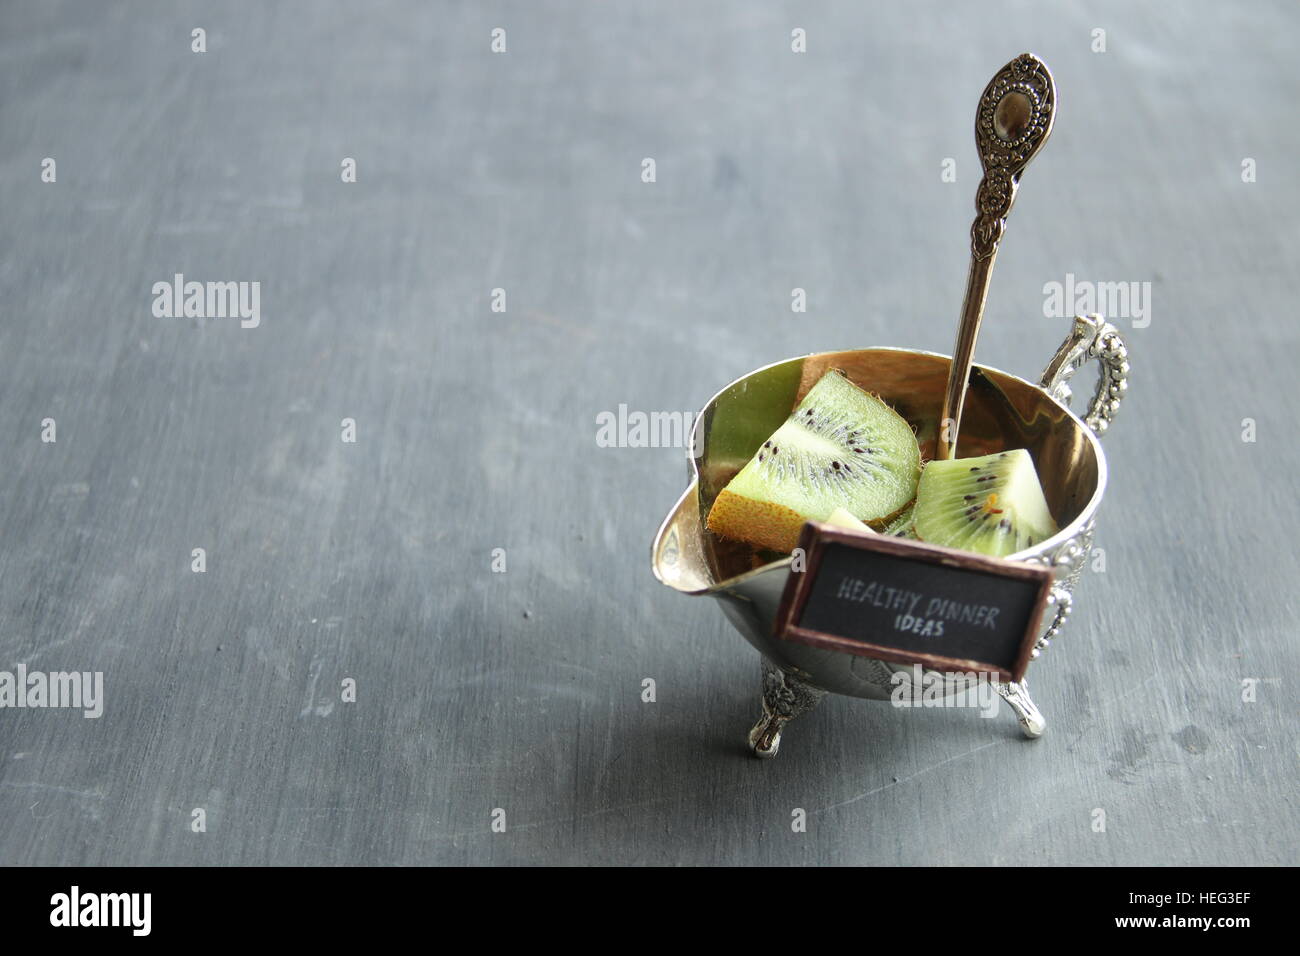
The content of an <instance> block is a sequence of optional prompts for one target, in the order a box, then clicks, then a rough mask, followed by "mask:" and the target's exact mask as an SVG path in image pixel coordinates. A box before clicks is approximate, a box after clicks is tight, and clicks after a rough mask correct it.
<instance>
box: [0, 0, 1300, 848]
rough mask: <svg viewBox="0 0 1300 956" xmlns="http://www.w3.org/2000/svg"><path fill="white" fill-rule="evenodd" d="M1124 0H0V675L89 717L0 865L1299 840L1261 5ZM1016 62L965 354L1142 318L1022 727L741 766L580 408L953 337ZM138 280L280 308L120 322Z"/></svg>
mask: <svg viewBox="0 0 1300 956" xmlns="http://www.w3.org/2000/svg"><path fill="white" fill-rule="evenodd" d="M1133 6H1134V5H1131V4H1126V3H1104V4H1087V5H1084V4H1079V3H1073V4H1051V5H1044V4H1038V3H1028V2H1025V3H1016V4H1004V5H991V4H980V5H975V4H962V5H960V6H954V7H952V8H948V7H946V6H937V5H929V4H916V3H907V4H903V3H891V4H858V3H847V2H845V3H834V4H829V3H828V4H816V5H809V4H788V5H785V6H782V5H760V4H752V3H745V2H734V3H726V4H709V5H703V4H695V3H685V2H683V3H674V4H661V5H650V4H638V5H635V6H633V5H631V4H613V3H552V4H548V5H545V9H543V5H541V4H525V3H515V4H499V5H498V4H489V3H450V4H422V3H409V4H355V3H346V4H345V3H333V4H325V3H311V4H308V3H298V4H261V3H237V4H236V3H231V4H221V5H219V6H216V7H214V8H212V9H211V10H207V9H204V8H203V7H202V6H201V5H198V4H193V5H185V4H166V5H163V4H146V3H137V4H124V3H93V4H92V3H83V4H74V3H41V4H35V3H23V4H17V3H6V4H5V5H4V6H3V9H2V11H0V90H2V98H0V130H2V131H3V146H2V148H0V209H3V213H2V216H3V219H2V221H3V227H2V228H0V280H2V289H3V303H2V304H0V316H2V318H0V367H2V374H0V439H2V440H3V449H4V453H3V457H2V458H0V461H2V462H3V466H2V467H3V481H4V493H3V495H0V533H2V535H3V537H2V539H0V542H2V543H0V669H12V668H13V667H14V666H15V665H16V664H17V663H18V662H19V661H25V662H26V663H27V666H28V667H29V668H32V669H43V670H63V669H76V670H102V671H104V673H105V681H106V696H107V703H106V713H105V715H104V716H103V717H102V718H101V719H99V720H87V719H83V718H82V717H80V716H79V715H77V714H74V713H71V712H67V711H53V710H47V711H32V710H22V711H17V710H4V711H0V862H3V863H91V864H108V863H150V862H165V863H251V864H260V863H313V864H316V863H320V864H340V863H355V862H367V863H433V862H439V863H532V862H601V863H671V862H679V863H715V862H716V863H747V862H761V863H794V864H811V863H869V864H897V863H1103V864H1104V863H1192V864H1202V863H1205V864H1208V863H1270V864H1276V863H1296V862H1298V855H1297V850H1296V835H1297V820H1296V809H1297V808H1296V794H1297V789H1296V780H1297V761H1296V756H1297V755H1296V749H1295V743H1296V734H1295V731H1296V696H1295V688H1294V678H1295V676H1296V664H1297V661H1296V654H1295V628H1296V624H1295V621H1296V605H1297V598H1296V593H1295V587H1296V584H1297V580H1298V578H1300V576H1298V575H1297V558H1296V553H1295V540H1296V530H1297V526H1298V525H1300V522H1298V521H1297V496H1296V493H1295V490H1294V484H1293V480H1294V475H1295V474H1296V473H1297V472H1300V454H1298V453H1297V450H1296V448H1297V443H1296V440H1295V421H1294V417H1293V416H1294V413H1295V410H1296V407H1297V391H1298V390H1297V386H1296V379H1297V376H1296V371H1295V364H1294V363H1295V359H1296V355H1297V346H1298V345H1300V342H1298V338H1300V334H1298V333H1297V323H1296V319H1295V296H1296V289H1297V266H1296V261H1297V257H1298V256H1300V216H1298V215H1297V214H1298V213H1300V208H1298V203H1297V199H1298V197H1300V189H1298V186H1297V180H1296V166H1295V163H1296V155H1297V154H1298V153H1300V123H1297V121H1296V120H1297V107H1296V103H1297V102H1300V70H1298V69H1297V67H1296V65H1295V58H1294V41H1295V37H1296V35H1297V29H1298V28H1300V10H1298V9H1297V8H1296V7H1295V5H1294V4H1291V3H1282V2H1279V3H1251V4H1241V5H1233V6H1232V7H1230V6H1229V5H1226V4H1214V3H1204V4H1191V3H1180V4H1177V5H1170V6H1168V7H1163V8H1162V7H1156V6H1145V5H1144V7H1143V8H1141V9H1132V7H1133ZM1237 6H1239V7H1241V9H1237V8H1236V7H1237ZM1049 7H1050V8H1049ZM195 26H203V27H205V28H206V29H207V31H208V52H207V53H206V54H203V55H197V54H194V53H191V52H190V29H191V28H192V27H195ZM496 26H502V27H504V28H506V29H507V31H508V44H509V52H508V53H507V54H506V55H493V54H491V53H490V52H489V50H488V44H489V32H490V30H491V29H492V28H493V27H496ZM794 27H803V28H804V29H806V30H807V31H808V37H809V40H808V44H809V50H808V52H807V53H806V54H803V55H795V54H792V53H791V52H790V48H789V42H790V41H789V36H790V30H791V29H792V28H794ZM1095 27H1101V28H1104V29H1106V31H1107V46H1108V51H1107V52H1106V53H1104V54H1097V53H1093V52H1091V50H1090V45H1091V42H1092V36H1091V31H1092V29H1093V28H1095ZM1025 49H1031V50H1033V51H1034V52H1037V53H1038V54H1040V55H1041V56H1043V57H1044V58H1045V59H1046V60H1047V61H1048V63H1049V64H1051V66H1052V68H1053V71H1054V73H1055V76H1056V80H1057V84H1058V87H1059V90H1060V113H1059V118H1058V121H1057V124H1056V129H1055V133H1054V135H1053V139H1052V142H1051V143H1050V144H1049V146H1048V147H1047V149H1046V151H1045V152H1044V153H1043V155H1042V156H1041V157H1040V158H1039V160H1038V161H1037V162H1036V163H1035V165H1034V166H1033V167H1032V168H1031V169H1030V171H1029V172H1028V173H1027V175H1026V177H1025V182H1024V186H1023V189H1022V192H1021V195H1020V198H1019V200H1018V202H1017V207H1016V211H1015V214H1014V216H1013V219H1012V222H1011V225H1010V229H1009V234H1008V238H1007V241H1006V242H1005V243H1004V246H1003V251H1002V256H1001V258H1000V261H999V266H998V270H997V273H996V275H995V277H994V280H993V287H992V290H991V294H990V312H989V316H988V322H987V324H986V326H985V329H984V332H983V335H982V338H981V343H980V351H979V356H978V357H979V360H980V361H982V362H985V363H988V364H991V365H996V366H998V367H1001V368H1005V369H1007V370H1010V371H1014V372H1017V373H1020V374H1023V375H1026V376H1030V375H1036V374H1037V373H1038V371H1039V370H1040V369H1041V368H1042V367H1043V365H1044V364H1045V363H1046V361H1047V359H1048V358H1049V356H1050V355H1051V353H1052V351H1053V350H1054V349H1055V347H1056V345H1057V344H1058V342H1059V341H1060V340H1061V339H1062V338H1063V337H1064V335H1065V334H1066V332H1067V330H1068V324H1069V323H1068V321H1067V320H1057V319H1046V318H1044V317H1043V315H1042V310H1043V294H1042V287H1043V284H1044V283H1045V282H1048V281H1051V280H1054V279H1055V280H1062V279H1063V278H1064V276H1065V273H1067V272H1073V273H1075V274H1076V275H1077V276H1078V277H1079V278H1081V279H1092V280H1102V281H1118V280H1136V281H1149V282H1151V283H1152V290H1153V292H1152V294H1153V305H1152V310H1151V323H1150V325H1149V327H1147V328H1143V329H1134V328H1132V323H1131V322H1126V321H1123V320H1119V324H1120V326H1121V327H1122V328H1123V329H1124V330H1125V331H1126V334H1127V337H1128V340H1129V343H1130V348H1131V351H1132V355H1133V380H1132V391H1131V397H1130V400H1129V402H1128V404H1127V406H1126V407H1125V408H1124V410H1123V413H1122V416H1121V418H1120V420H1119V422H1118V423H1117V425H1116V427H1115V429H1114V430H1113V431H1112V433H1111V434H1110V435H1109V436H1108V437H1107V440H1106V445H1107V448H1108V450H1109V453H1110V458H1111V469H1112V485H1111V489H1110V491H1109V494H1108V496H1107V500H1106V502H1105V504H1104V506H1103V508H1102V513H1101V520H1100V523H1099V540H1098V544H1099V545H1100V546H1102V547H1104V548H1105V550H1106V555H1107V559H1106V560H1107V569H1106V572H1105V573H1104V574H1091V575H1090V576H1089V577H1088V579H1086V580H1085V581H1084V582H1083V584H1082V586H1081V590H1080V593H1079V595H1078V596H1079V598H1080V601H1079V604H1078V609H1077V613H1076V615H1075V617H1074V619H1073V620H1072V623H1071V625H1070V628H1069V630H1068V632H1067V634H1066V635H1065V636H1064V637H1063V638H1062V640H1061V641H1060V642H1059V643H1058V644H1056V645H1055V646H1054V647H1053V648H1052V649H1051V651H1050V652H1049V653H1048V655H1047V657H1046V658H1045V659H1044V661H1043V662H1042V664H1041V665H1039V666H1037V667H1036V669H1035V671H1034V678H1033V681H1032V683H1033V685H1034V690H1035V696H1036V698H1037V700H1038V702H1039V704H1040V706H1042V708H1043V710H1044V712H1045V713H1046V715H1047V718H1048V720H1049V722H1050V724H1051V726H1050V729H1049V731H1048V734H1047V736H1046V737H1045V738H1043V739H1042V740H1041V741H1038V742H1036V743H1029V742H1026V741H1024V740H1022V739H1021V737H1020V736H1019V734H1018V732H1017V730H1016V727H1015V724H1014V722H1013V721H1012V720H1011V718H1010V717H1009V716H1008V715H1007V714H1006V712H1005V711H1004V712H1003V713H1002V715H1001V716H1000V718H999V719H998V720H980V719H978V718H976V717H975V716H974V715H973V714H971V713H965V712H935V711H927V712H911V713H903V712H898V711H895V710H893V709H892V708H889V707H887V706H883V705H880V704H873V703H870V702H861V701H851V700H847V699H843V698H835V699H830V700H828V701H827V702H826V703H825V704H823V705H822V707H821V708H820V709H819V710H817V711H816V712H814V713H813V714H810V715H809V716H807V717H805V718H802V719H801V720H800V721H798V722H797V723H795V724H793V725H791V727H790V729H789V730H788V732H787V734H786V740H785V745H784V749H783V751H782V753H781V756H780V757H779V758H778V759H777V760H776V761H774V762H759V761H756V760H753V759H751V758H749V757H748V756H746V755H745V752H744V750H743V747H742V743H743V735H744V732H745V730H746V729H747V728H748V727H749V725H750V723H751V722H752V721H753V719H754V718H755V717H756V715H757V686H758V660H757V656H756V655H755V653H754V652H753V651H752V650H751V649H750V647H749V646H748V645H747V644H745V643H744V642H743V641H742V640H741V638H740V637H739V636H738V635H737V634H735V633H734V632H733V631H731V630H730V628H729V627H728V626H727V625H726V624H725V623H724V621H723V619H722V617H721V615H720V614H719V613H718V611H717V609H716V608H715V607H714V606H713V605H712V603H711V602H706V601H700V600H691V599H686V598H683V597H681V596H679V595H676V594H674V593H672V592H670V591H668V590H667V589H665V588H662V587H660V586H659V585H658V584H656V582H655V581H654V579H653V578H652V577H651V574H650V570H649V567H648V547H649V543H650V539H651V536H652V534H653V532H654V530H655V527H656V526H657V524H658V522H659V520H660V519H661V518H662V516H663V514H664V513H666V511H667V510H668V508H669V506H670V505H671V504H672V502H673V501H674V499H675V498H676V496H677V494H678V493H679V492H680V490H681V487H682V484H683V482H684V480H685V468H684V464H683V462H682V460H681V454H682V453H681V452H680V451H679V450H675V449H635V448H629V449H604V448H598V447H597V446H596V443H595V431H596V427H595V416H596V415H597V413H599V412H600V411H602V410H612V409H616V408H617V407H618V405H619V403H626V404H627V405H628V406H629V407H631V408H632V409H640V410H646V411H651V410H679V411H688V412H693V411H694V410H696V409H697V408H698V407H699V406H700V405H701V404H702V403H703V402H704V401H705V400H706V399H707V398H708V397H709V396H710V395H711V394H712V393H713V392H714V390H715V389H717V388H718V387H719V386H720V385H722V384H724V383H725V382H727V381H729V380H730V379H732V378H734V377H736V376H737V375H740V374H742V373H744V372H746V371H748V370H750V369H751V368H754V367H756V366H759V365H763V364H766V363H768V362H771V361H774V360H777V359H780V358H784V357H787V356H791V355H796V354H799V353H801V352H806V351H813V350H823V349H831V348H850V347H858V346H867V345H904V346H913V347H918V348H926V349H934V350H937V351H943V352H947V351H949V350H950V346H951V342H952V336H953V332H954V328H955V321H956V316H957V313H958V305H959V298H960V295H961V291H962V283H963V280H964V277H965V262H966V254H967V242H968V239H967V230H968V228H969V225H970V220H971V218H972V213H973V205H972V200H973V194H974V189H975V184H976V181H977V178H978V176H977V163H976V157H975V151H974V146H973V137H972V134H971V127H972V117H973V113H974V106H975V102H976V100H977V98H978V95H979V92H980V90H981V89H982V87H983V85H984V83H985V82H986V81H987V79H988V77H989V76H990V75H992V73H993V72H994V71H995V70H996V69H997V68H998V67H999V66H1000V65H1001V64H1002V63H1004V62H1005V61H1006V60H1008V59H1010V58H1011V57H1012V56H1013V55H1015V54H1017V53H1019V52H1021V51H1022V50H1025ZM46 156H50V157H54V158H55V159H56V160H57V162H58V182H57V184H53V185H46V184H42V183H41V181H40V178H39V171H40V162H41V159H42V158H43V157H46ZM345 156H351V157H355V158H356V159H357V161H358V164H359V171H360V177H359V179H360V181H359V182H358V183H357V184H355V185H344V184H342V183H341V182H340V178H339V163H340V161H341V159H342V158H343V157H345ZM646 156H651V157H654V158H655V159H656V160H657V163H658V182H657V183H655V184H653V185H646V184H643V183H642V182H641V181H640V163H641V159H642V158H643V157H646ZM945 157H954V158H955V159H956V161H957V174H958V176H957V182H956V183H955V184H954V183H943V182H941V181H940V176H939V173H940V164H941V162H942V161H943V159H944V158H945ZM1244 157H1252V158H1254V159H1255V160H1256V161H1257V164H1258V181H1257V182H1255V183H1253V184H1246V183H1243V182H1242V179H1241V163H1242V160H1243V158H1244ZM175 272H183V273H185V274H186V276H187V277H188V278H192V279H199V280H209V279H212V280H217V279H231V280H259V281H261V283H262V312H263V318H262V325H261V327H260V328H258V329H254V330H241V329H240V328H239V327H238V325H237V323H235V322H234V321H233V320H213V321H208V322H197V321H195V320H186V319H159V318H155V317H154V316H153V315H152V314H151V309H150V306H151V302H152V295H151V292H150V287H151V285H152V284H153V283H154V282H155V281H159V280H166V279H168V278H170V277H171V276H172V274H173V273H175ZM498 286H499V287H504V288H506V289H507V294H508V311H507V312H506V313H505V314H493V313H492V312H491V311H490V310H489V294H490V290H491V289H492V288H494V287H498ZM796 286H799V287H803V288H806V289H807V290H808V297H809V309H808V312H807V314H806V315H793V314H792V313H791V311H790V290H791V289H792V288H793V287H796ZM45 417H53V418H55V419H56V420H57V422H58V441H57V443H55V444H43V443H42V442H41V441H40V439H39V433H40V422H41V420H42V419H43V418H45ZM344 417H352V418H355V419H356V421H357V423H358V431H359V440H358V442H357V443H356V444H355V445H347V444H343V443H342V442H341V441H340V429H339V423H340V420H341V419H342V418H344ZM1247 417H1249V418H1253V419H1255V420H1256V422H1257V425H1258V441H1257V442H1256V443H1253V444H1248V443H1244V442H1242V441H1241V423H1242V419H1243V418H1247ZM194 547H204V548H206V549H207V552H208V570H207V572H206V573H205V574H195V573H192V572H191V571H190V551H191V549H192V548H194ZM497 547H501V548H505V549H506V551H507V560H508V572H507V573H505V574H493V573H491V572H490V571H489V562H490V559H491V551H492V549H493V548H497ZM345 677H352V678H355V679H356V681H357V683H358V687H359V700H358V702H357V703H355V704H343V703H340V702H338V688H339V685H340V681H341V680H342V679H343V678H345ZM644 677H653V678H655V679H656V681H657V682H658V698H659V699H658V702H657V703H655V704H643V703H642V702H641V700H640V696H639V694H640V687H641V684H640V682H641V680H642V678H644ZM1251 677H1253V678H1259V679H1260V680H1261V681H1262V683H1261V684H1260V685H1259V689H1258V701H1257V702H1256V703H1253V704H1247V703H1243V702H1242V699H1241V681H1242V680H1243V679H1244V678H1251ZM195 807H203V808H205V809H206V811H207V814H208V831H207V833H204V834H195V833H192V832H191V831H190V827H189V822H190V812H191V810H192V809H193V808H195ZM494 807H503V808H505V809H506V811H507V820H508V824H509V829H508V832H506V833H505V834H497V835H494V834H492V833H491V832H490V829H489V823H490V813H491V811H492V809H493V808H494ZM796 807H802V808H804V809H805V810H807V811H808V814H809V828H808V832H807V833H804V834H797V833H792V832H791V828H790V825H789V822H790V815H791V811H792V809H793V808H796ZM1096 807H1101V808H1104V809H1105V810H1106V812H1107V815H1108V830H1107V832H1106V833H1105V834H1097V833H1093V832H1092V830H1091V828H1090V822H1091V812H1092V810H1093V808H1096Z"/></svg>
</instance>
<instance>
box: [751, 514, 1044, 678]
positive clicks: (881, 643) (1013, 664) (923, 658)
mask: <svg viewBox="0 0 1300 956" xmlns="http://www.w3.org/2000/svg"><path fill="white" fill-rule="evenodd" d="M799 547H800V548H802V549H803V553H804V555H805V570H803V571H801V572H800V571H794V570H792V571H791V573H790V576H789V578H788V580H787V581H786V585H785V591H784V592H783V594H782V595H781V603H780V606H779V607H778V609H777V615H776V622H775V625H774V630H775V634H776V636H777V637H778V638H780V639H782V640H788V641H797V642H800V643H803V644H810V645H812V646H814V647H824V648H828V649H830V650H835V651H843V652H844V653H846V654H856V655H858V656H861V657H874V658H877V659H879V660H884V661H890V662H893V663H897V664H920V665H921V666H923V667H927V668H930V669H932V670H938V671H946V672H953V671H963V672H969V671H976V672H986V673H995V674H997V676H998V679H999V680H1002V681H1012V682H1015V681H1019V680H1020V679H1021V678H1023V677H1024V676H1025V670H1026V668H1027V667H1028V666H1029V659H1030V655H1031V654H1032V653H1033V649H1034V644H1035V643H1036V642H1037V638H1038V628H1039V624H1040V622H1041V621H1042V617H1043V609H1044V608H1045V607H1046V606H1047V598H1048V595H1049V593H1050V592H1051V587H1052V581H1053V579H1054V575H1053V573H1052V570H1051V569H1050V568H1047V567H1043V566H1041V565H1036V564H1025V563H1021V562H1018V561H1008V560H1006V559H1004V558H990V557H986V556H984V555H980V554H971V553H970V552H967V551H956V550H954V549H952V548H943V547H939V546H937V545H932V544H925V543H923V542H920V541H909V540H906V539H903V538H896V537H891V536H888V535H882V534H870V533H866V532H862V531H852V530H848V529H844V528H839V527H835V526H832V525H827V524H821V523H819V522H815V521H810V522H808V523H807V524H806V525H804V529H803V532H802V534H801V535H800V536H799ZM828 559H829V560H828ZM832 567H834V568H835V569H836V570H837V571H838V572H839V574H838V577H839V582H840V583H839V588H838V591H837V593H836V594H835V595H831V593H830V592H829V591H828V590H825V589H824V588H819V587H818V582H819V581H820V580H821V575H822V572H823V571H824V570H826V571H828V572H829V569H830V568H832ZM848 571H853V572H856V573H857V575H859V576H856V577H852V578H849V577H847V575H846V572H848ZM867 578H872V580H871V581H870V583H868V581H867ZM900 581H902V582H905V583H908V584H913V586H914V587H915V588H916V590H912V589H909V588H906V587H886V586H885V584H886V583H887V582H892V583H894V584H898V583H899V582H900ZM913 582H915V583H913ZM826 587H829V585H826ZM873 587H874V589H875V590H874V592H873ZM945 593H946V594H947V595H948V596H947V597H945ZM814 595H815V596H816V600H815V601H812V604H811V609H810V600H811V599H813V598H814ZM954 595H956V597H954ZM970 595H975V596H976V599H975V600H974V601H971V600H966V601H960V600H957V597H969V596H970ZM926 598H928V601H927V603H926V606H925V607H926V610H927V611H930V610H933V609H936V608H937V609H938V612H937V613H935V614H917V613H915V612H916V611H917V610H919V607H918V606H919V605H920V603H921V601H922V600H925V599H926ZM836 599H838V600H836ZM868 601H870V604H869V605H868V603H867V602H868ZM854 603H856V604H857V605H859V607H858V608H857V609H856V610H854V609H852V608H849V609H847V610H846V609H844V608H842V607H839V605H842V604H854ZM882 608H883V611H882ZM810 610H811V612H810ZM895 612H897V613H895ZM891 616H892V618H893V620H892V621H891V620H889V618H890V617H891ZM882 617H883V618H884V622H885V623H882ZM903 625H907V626H908V627H909V628H910V629H909V630H900V628H901V627H902V626H903ZM891 627H892V628H893V629H894V632H893V633H892V634H891V632H890V628H891ZM936 628H937V630H938V633H937V634H934V633H927V629H928V630H929V631H933V630H934V629H936ZM981 630H987V631H990V632H992V633H991V634H989V635H984V634H980V633H979V631H981ZM945 635H946V637H947V639H946V640H945V639H944V637H945ZM891 636H892V640H891V639H890V638H891ZM918 637H919V638H921V639H922V640H920V641H918V640H917V639H916V638H918ZM986 637H987V640H985V639H984V638H986ZM926 638H929V639H930V640H928V641H927V640H925V639H926ZM922 644H928V645H929V647H927V648H926V649H922V647H921V646H920V645H922ZM930 648H933V649H930ZM945 650H947V651H948V653H944V652H943V651H945Z"/></svg>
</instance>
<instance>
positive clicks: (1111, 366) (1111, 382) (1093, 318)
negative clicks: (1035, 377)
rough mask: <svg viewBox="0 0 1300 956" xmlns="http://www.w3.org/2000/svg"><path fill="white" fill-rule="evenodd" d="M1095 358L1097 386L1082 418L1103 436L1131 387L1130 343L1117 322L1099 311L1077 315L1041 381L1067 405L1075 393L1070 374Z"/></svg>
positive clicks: (1050, 392) (1040, 382) (1046, 388)
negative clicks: (1123, 335)
mask: <svg viewBox="0 0 1300 956" xmlns="http://www.w3.org/2000/svg"><path fill="white" fill-rule="evenodd" d="M1093 359H1096V360H1097V362H1098V365H1099V372H1098V376H1097V390H1096V392H1095V393H1094V394H1093V396H1092V404H1091V405H1089V406H1088V411H1087V413H1086V414H1085V415H1084V416H1083V421H1084V423H1085V424H1086V425H1087V426H1088V427H1089V428H1091V429H1092V430H1093V431H1094V432H1096V433H1097V436H1098V437H1101V436H1102V435H1105V434H1106V429H1107V428H1109V427H1110V423H1111V422H1112V421H1114V419H1115V415H1116V414H1117V413H1118V412H1119V406H1120V403H1121V402H1123V400H1124V393H1125V392H1126V391H1127V390H1128V347H1127V346H1126V345H1125V344H1124V339H1123V338H1122V337H1121V336H1120V334H1119V330H1118V329H1117V328H1115V326H1113V325H1111V324H1110V323H1109V322H1107V321H1105V320H1104V319H1103V318H1102V317H1101V316H1100V315H1079V316H1075V318H1074V328H1073V330H1072V331H1071V332H1070V337H1069V338H1068V339H1066V340H1065V342H1063V343H1062V344H1061V347H1060V348H1059V349H1057V350H1056V355H1054V356H1053V357H1052V361H1051V362H1049V363H1048V365H1047V368H1046V369H1045V370H1044V371H1043V377H1042V379H1041V380H1040V381H1039V383H1038V384H1039V386H1040V387H1041V388H1042V389H1043V391H1045V392H1047V394H1049V395H1051V396H1052V397H1053V398H1054V399H1056V400H1057V401H1059V402H1061V403H1062V404H1065V405H1068V404H1069V403H1070V397H1071V395H1072V392H1071V389H1070V385H1069V381H1070V378H1071V376H1073V375H1074V373H1075V372H1077V371H1078V370H1079V369H1080V368H1082V367H1083V366H1084V365H1085V364H1087V363H1088V362H1090V361H1092V360H1093Z"/></svg>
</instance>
